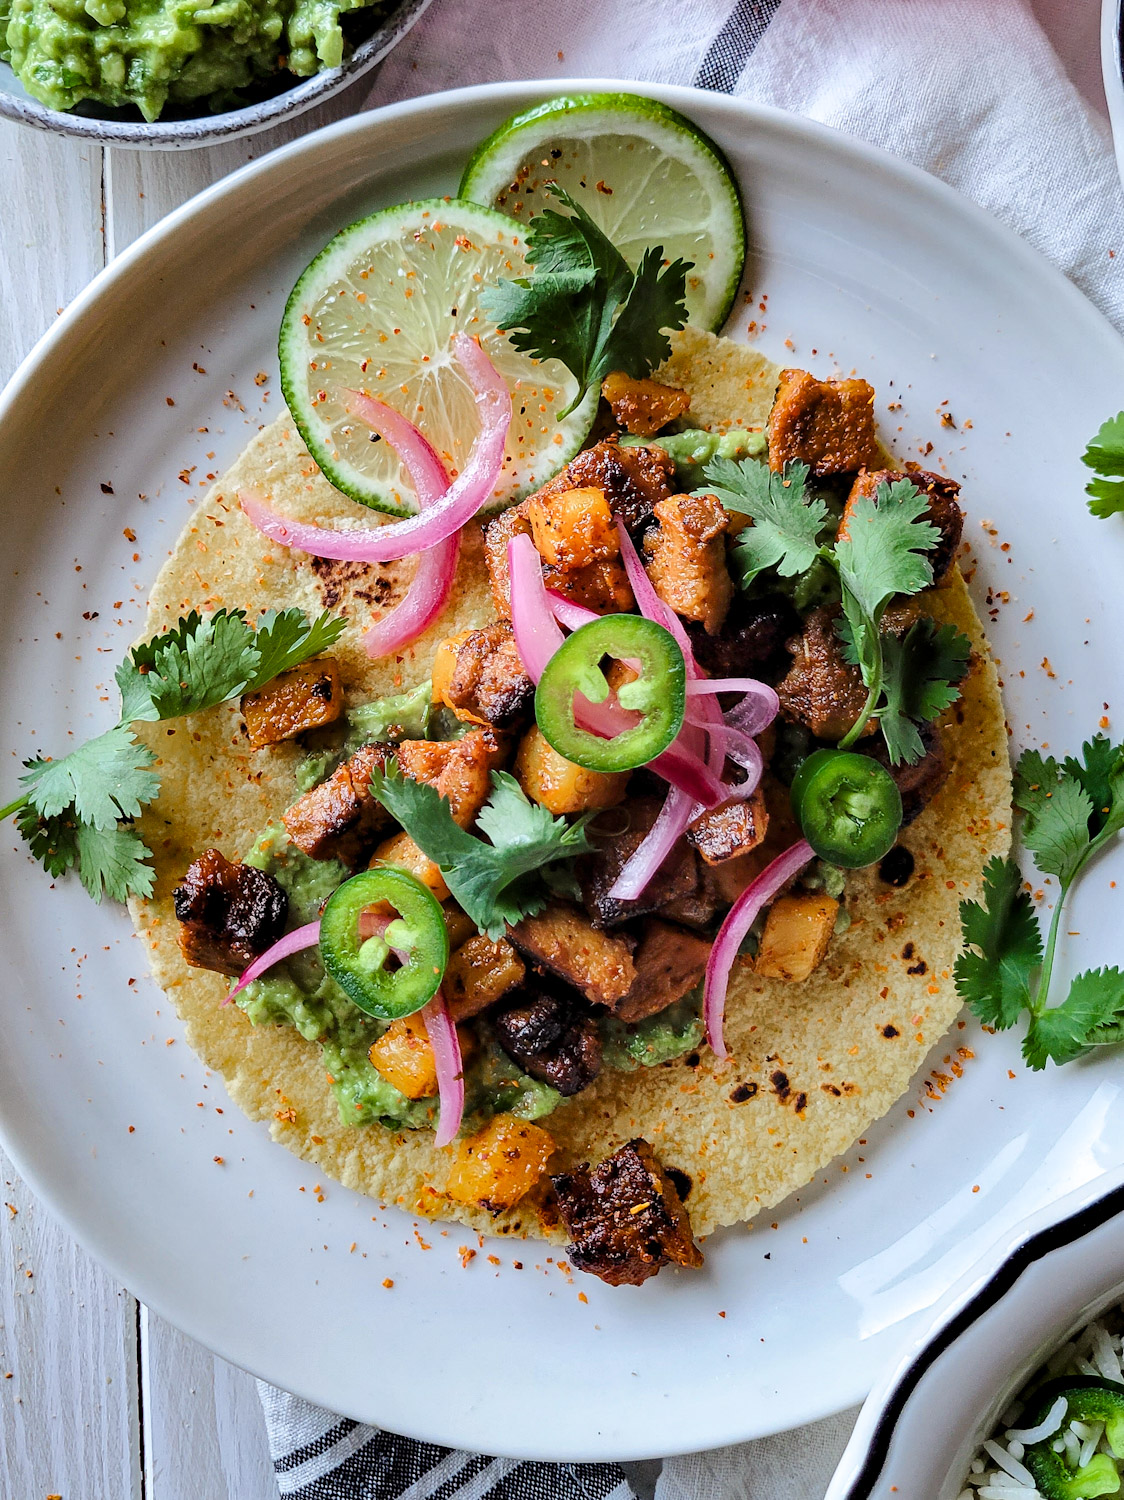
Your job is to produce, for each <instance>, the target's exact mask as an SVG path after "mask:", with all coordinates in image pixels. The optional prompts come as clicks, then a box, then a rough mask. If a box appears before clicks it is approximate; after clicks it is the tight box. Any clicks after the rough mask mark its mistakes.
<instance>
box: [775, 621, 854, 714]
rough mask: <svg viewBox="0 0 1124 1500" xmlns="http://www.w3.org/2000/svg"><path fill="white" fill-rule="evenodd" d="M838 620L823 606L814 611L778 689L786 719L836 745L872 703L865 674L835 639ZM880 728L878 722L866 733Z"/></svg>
mask: <svg viewBox="0 0 1124 1500" xmlns="http://www.w3.org/2000/svg"><path fill="white" fill-rule="evenodd" d="M838 618H839V611H838V609H828V608H826V607H824V606H822V605H821V606H820V607H818V608H816V609H813V610H810V611H809V613H808V617H807V619H806V620H805V621H804V630H803V633H802V634H801V635H799V636H797V637H796V638H795V639H794V640H792V641H790V642H789V650H790V651H791V652H792V655H793V662H792V666H791V667H790V668H789V669H788V674H787V676H785V677H784V678H783V679H782V681H781V682H779V683H778V684H777V693H778V695H779V696H780V700H781V713H782V714H784V716H785V717H786V718H788V719H795V720H796V722H797V723H799V724H804V725H805V726H806V727H807V728H808V729H810V730H811V731H812V733H813V734H814V735H815V736H816V738H817V739H821V740H831V741H839V740H841V739H842V738H843V736H844V735H845V734H846V733H847V731H848V730H849V729H850V728H851V727H852V725H853V724H854V722H855V720H856V719H857V718H858V717H859V715H860V714H861V713H862V711H863V706H864V705H865V703H866V688H865V687H864V685H863V679H862V673H861V672H860V671H859V669H858V667H853V666H851V664H850V662H848V661H847V659H846V657H845V656H844V655H843V642H842V641H841V640H840V639H839V637H838V635H837V634H836V633H835V622H836V620H837V619H838ZM877 728H878V725H877V723H876V722H875V721H874V720H873V719H872V720H871V721H870V723H868V724H867V726H866V728H865V729H864V731H863V733H864V734H873V733H874V731H875V730H876V729H877Z"/></svg>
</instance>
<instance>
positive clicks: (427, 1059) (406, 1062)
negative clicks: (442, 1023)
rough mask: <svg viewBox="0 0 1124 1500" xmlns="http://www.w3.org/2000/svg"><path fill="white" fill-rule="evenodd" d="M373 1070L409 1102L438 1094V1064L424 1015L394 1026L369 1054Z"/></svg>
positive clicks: (389, 1027) (374, 1045)
mask: <svg viewBox="0 0 1124 1500" xmlns="http://www.w3.org/2000/svg"><path fill="white" fill-rule="evenodd" d="M368 1057H369V1058H370V1061H371V1067H372V1068H375V1069H376V1070H377V1071H378V1072H379V1073H381V1074H382V1076H383V1077H384V1078H385V1079H386V1081H387V1083H389V1084H393V1086H394V1087H395V1088H396V1089H397V1090H398V1092H399V1093H400V1094H405V1096H406V1098H407V1099H431V1098H432V1097H433V1095H434V1094H436V1092H437V1062H436V1059H435V1058H434V1056H433V1046H432V1044H431V1043H430V1040H429V1032H428V1031H427V1030H426V1025H425V1022H424V1021H423V1020H422V1018H421V1016H420V1015H414V1016H404V1017H403V1018H402V1019H401V1020H399V1021H392V1022H391V1023H390V1025H389V1026H388V1027H387V1028H386V1030H385V1031H384V1032H383V1034H382V1036H380V1037H379V1039H378V1041H377V1042H375V1043H373V1044H372V1046H371V1050H370V1052H369V1053H368Z"/></svg>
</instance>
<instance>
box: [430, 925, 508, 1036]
mask: <svg viewBox="0 0 1124 1500" xmlns="http://www.w3.org/2000/svg"><path fill="white" fill-rule="evenodd" d="M526 973H527V966H526V965H525V964H524V962H523V960H522V959H521V958H520V957H519V955H518V953H516V951H515V949H514V948H513V947H512V946H511V944H510V943H509V942H508V941H507V939H506V938H500V940H499V942H497V943H493V942H492V940H491V938H490V937H487V936H486V935H485V934H484V933H482V932H478V933H476V934H475V935H474V936H473V937H470V938H469V939H468V941H467V942H464V943H462V944H461V945H460V947H459V948H457V949H456V951H455V952H454V953H453V954H452V956H451V957H450V959H449V966H448V968H447V969H446V970H445V978H444V979H443V980H442V981H441V987H442V989H443V990H444V993H445V1000H446V1002H447V1004H448V1006H449V1011H450V1013H451V1015H452V1017H453V1020H454V1021H467V1020H468V1018H469V1017H470V1016H478V1015H479V1014H480V1012H481V1011H482V1010H487V1009H488V1006H489V1005H494V1004H495V1003H496V1001H497V1000H498V999H499V998H500V996H501V995H506V994H507V992H508V990H512V989H514V988H515V986H516V985H518V984H522V982H523V979H524V977H525V976H526Z"/></svg>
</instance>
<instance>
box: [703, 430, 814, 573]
mask: <svg viewBox="0 0 1124 1500" xmlns="http://www.w3.org/2000/svg"><path fill="white" fill-rule="evenodd" d="M808 473H809V469H808V465H807V464H801V463H789V464H785V467H784V473H783V474H774V473H773V472H772V471H771V470H770V469H769V467H768V465H767V464H763V463H761V462H760V461H759V460H758V459H755V458H743V459H740V460H734V459H732V458H715V459H713V460H712V461H711V462H710V463H709V464H707V466H706V468H705V469H704V470H703V476H704V477H705V479H706V480H707V487H706V488H705V489H701V490H696V491H695V494H697V495H714V496H716V497H717V499H718V500H720V501H721V502H722V504H723V505H724V506H725V507H726V508H727V510H736V511H739V512H740V513H741V514H742V515H744V516H749V518H750V519H751V520H752V522H753V525H752V526H747V527H746V528H745V530H744V531H743V532H742V533H741V536H740V537H739V538H738V547H737V557H738V561H739V562H740V564H741V568H742V583H743V586H744V587H747V588H748V586H749V585H750V584H751V583H752V582H753V580H754V579H755V578H756V577H757V575H758V574H759V573H761V572H763V571H764V570H765V569H766V568H776V570H777V572H778V573H779V574H780V575H781V577H782V578H792V577H794V576H795V575H796V574H797V573H805V572H807V570H808V569H809V568H810V567H811V566H812V564H813V563H814V562H815V561H816V557H817V555H818V552H819V544H820V533H821V532H822V531H823V528H824V523H825V522H826V520H827V505H826V504H825V503H824V501H823V500H820V499H809V498H808V496H807V494H806V486H807V482H808Z"/></svg>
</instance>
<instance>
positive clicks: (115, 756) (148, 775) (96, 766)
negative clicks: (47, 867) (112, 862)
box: [20, 724, 160, 829]
mask: <svg viewBox="0 0 1124 1500" xmlns="http://www.w3.org/2000/svg"><path fill="white" fill-rule="evenodd" d="M155 759H156V757H155V755H153V753H152V751H151V750H149V749H148V748H147V747H146V746H144V745H142V744H141V743H140V742H139V741H138V740H136V739H134V738H133V735H132V733H131V732H130V730H129V729H128V728H126V727H125V726H124V725H121V724H119V725H117V727H116V728H114V729H110V730H108V731H107V732H106V733H105V734H99V735H98V736H97V738H96V739H92V740H87V741H86V743H85V744H84V745H79V746H78V748H77V750H72V751H71V752H70V754H69V755H67V756H65V757H64V758H63V759H62V760H49V761H48V760H29V761H25V763H24V764H25V765H26V766H27V768H28V774H27V775H26V776H22V777H21V778H20V780H21V781H22V783H23V785H24V786H26V787H27V788H28V791H27V798H28V802H29V803H30V805H31V807H32V808H33V809H34V810H35V812H36V813H37V814H38V816H39V817H40V818H48V819H50V818H57V817H59V815H60V814H64V813H68V814H70V815H71V816H72V817H73V818H74V819H75V821H77V822H80V823H87V824H89V825H90V826H91V827H92V828H97V829H106V828H112V827H113V825H114V824H115V823H116V822H117V820H118V818H135V817H136V815H137V814H138V813H139V812H140V810H141V807H142V805H143V804H144V803H145V802H151V801H152V799H153V797H155V795H156V793H157V791H158V789H159V787H160V778H159V776H158V775H157V774H156V772H155V771H149V770H148V769H147V767H148V766H150V765H151V764H152V762H153V761H154V760H155Z"/></svg>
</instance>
